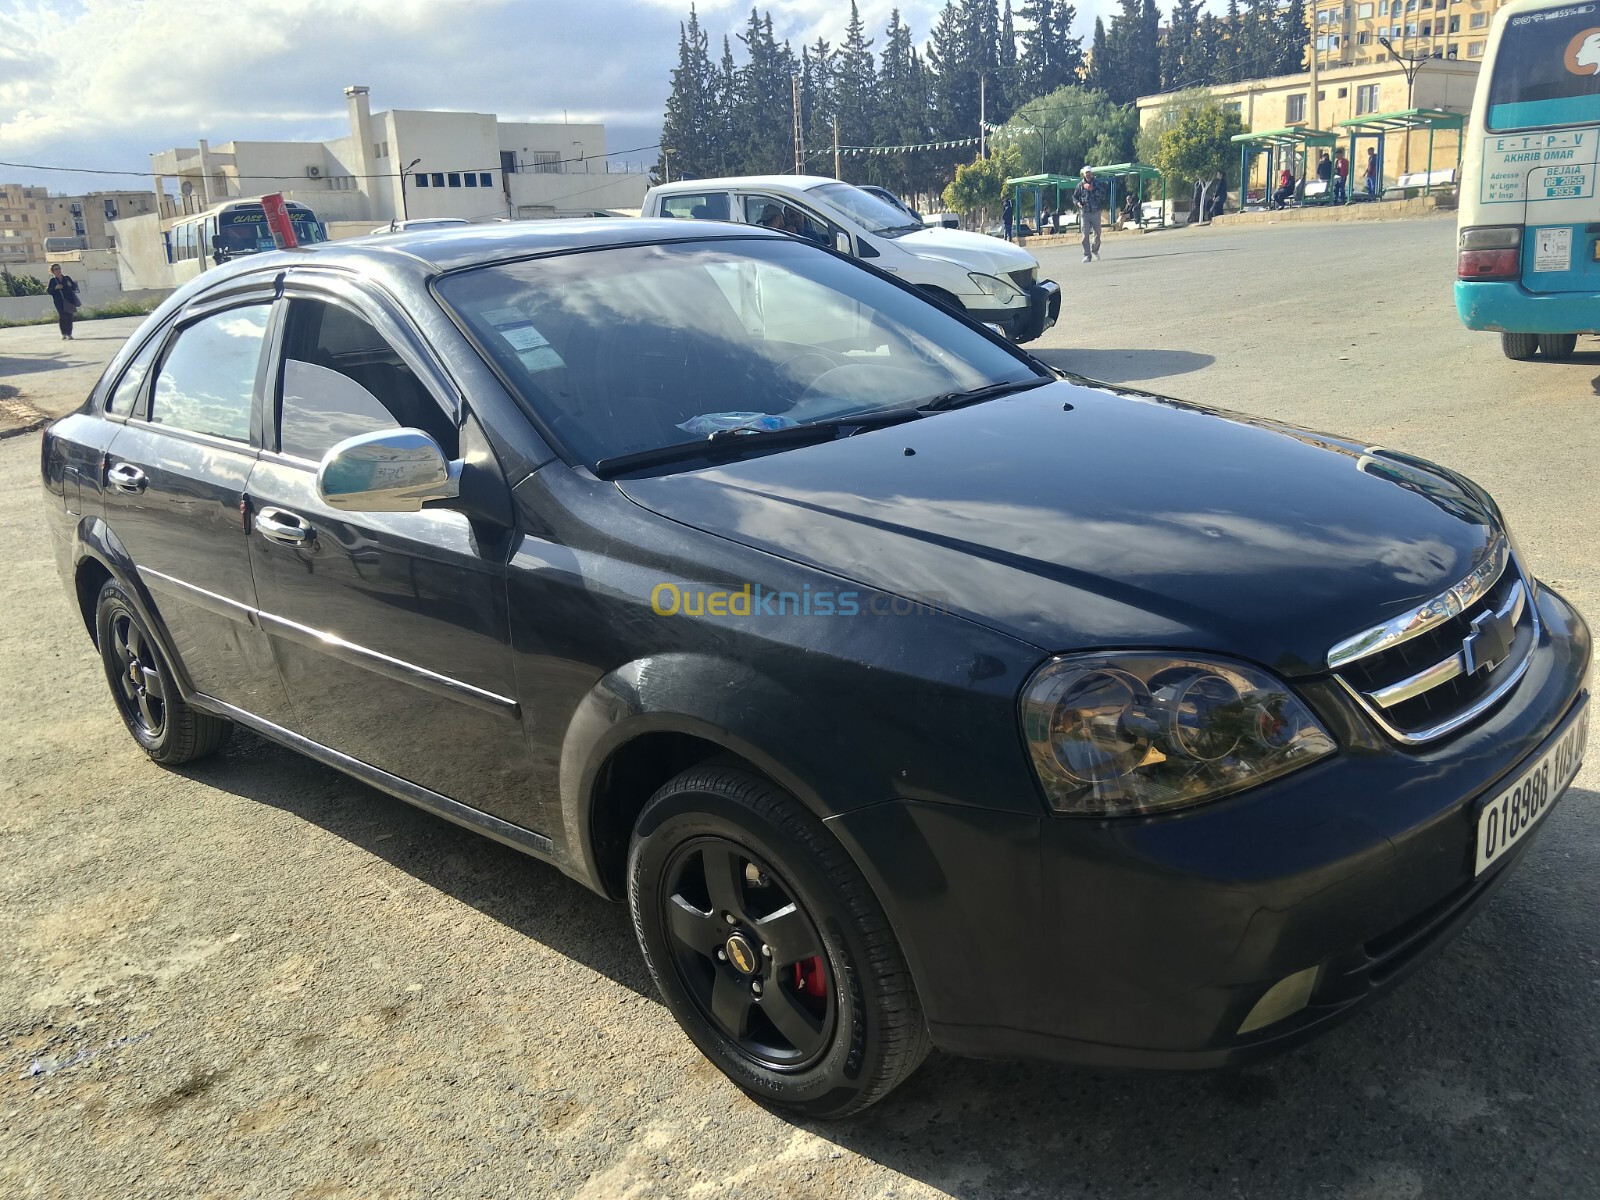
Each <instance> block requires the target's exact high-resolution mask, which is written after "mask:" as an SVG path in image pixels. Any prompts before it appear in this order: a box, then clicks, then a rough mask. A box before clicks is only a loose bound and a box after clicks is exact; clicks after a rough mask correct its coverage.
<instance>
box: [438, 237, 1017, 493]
mask: <svg viewBox="0 0 1600 1200" xmlns="http://www.w3.org/2000/svg"><path fill="white" fill-rule="evenodd" d="M438 292H439V295H440V298H441V299H442V300H443V301H444V302H445V303H446V304H447V305H448V306H449V307H450V308H451V309H453V310H454V311H455V313H456V314H457V315H458V316H459V317H460V319H461V320H462V321H463V322H464V323H465V324H466V325H467V326H468V328H469V329H470V330H471V331H472V333H473V334H474V335H475V337H476V340H477V342H478V344H479V346H480V347H482V348H483V350H484V351H485V352H486V353H487V355H488V356H489V357H490V358H491V359H492V360H493V361H494V363H495V364H496V365H497V366H498V367H499V368H500V370H501V371H502V373H503V374H504V376H505V378H506V379H507V380H508V381H509V382H510V383H511V385H512V387H513V389H514V390H515V391H516V392H517V393H518V394H519V396H520V397H521V398H522V400H523V402H524V403H525V404H526V405H527V406H528V408H529V409H531V410H532V411H533V412H534V413H536V414H537V415H538V416H539V418H540V419H541V421H542V423H543V425H544V427H545V428H546V429H548V430H549V431H550V433H551V434H552V435H553V436H554V437H555V438H557V439H558V440H559V441H560V442H561V443H562V444H563V445H564V446H565V447H566V448H567V449H568V450H569V451H570V452H571V454H572V455H573V457H575V458H576V459H577V460H579V461H581V462H583V463H585V464H586V465H587V466H589V467H591V468H593V467H594V466H595V465H596V464H597V463H599V462H601V461H603V460H606V459H613V458H618V457H621V456H624V455H632V454H638V453H641V452H643V451H648V450H657V449H660V448H662V447H666V446H673V445H687V444H689V443H693V442H696V441H704V440H705V439H707V438H710V437H711V436H712V435H714V434H720V433H723V432H724V431H727V430H750V431H761V430H773V429H786V428H791V427H795V426H799V425H807V424H812V423H819V422H826V421H835V420H837V419H839V418H841V417H855V416H858V415H859V416H862V417H863V418H866V419H867V420H870V419H872V417H873V416H874V415H875V414H883V413H886V412H889V411H890V410H895V409H909V408H911V407H915V406H916V405H918V404H920V403H923V402H926V401H928V400H930V399H932V398H934V397H937V396H941V395H944V394H947V393H950V392H965V391H970V390H973V389H977V388H983V387H988V386H990V385H993V384H999V383H1008V382H1020V381H1032V380H1034V379H1038V378H1048V376H1047V375H1044V373H1043V372H1041V371H1038V370H1036V369H1034V368H1032V367H1030V366H1029V365H1028V364H1027V363H1026V361H1024V360H1022V359H1020V358H1018V357H1017V356H1015V355H1014V354H1012V353H1011V352H1009V351H1008V350H1007V349H1006V348H1005V347H1003V346H1000V345H996V344H995V343H994V342H992V341H990V340H989V339H988V338H987V337H985V336H984V335H983V334H981V333H979V332H978V331H977V330H974V329H972V328H970V327H968V326H967V325H965V324H964V323H962V322H961V321H959V320H957V319H956V318H955V317H953V316H951V315H950V314H949V313H948V312H946V311H945V310H944V309H943V308H941V307H939V306H938V305H936V304H933V303H931V302H930V301H927V300H924V299H922V298H920V297H919V296H917V295H915V294H914V293H911V292H907V291H905V290H903V289H901V288H899V287H897V286H895V285H894V284H893V283H890V282H888V281H887V280H884V279H880V278H878V277H877V276H875V275H873V274H871V273H870V272H867V271H864V270H862V269H861V268H859V267H857V266H854V265H853V264H851V263H850V262H849V261H848V260H845V259H840V258H837V257H835V256H834V255H831V254H828V253H826V252H825V251H822V250H819V249H817V248H816V247H814V246H810V245H807V244H805V243H803V242H798V241H793V240H791V239H788V238H771V239H768V238H748V239H746V238H737V239H727V238H724V239H717V240H714V241H704V242H689V243H674V244H668V245H654V246H628V247H618V248H611V249H602V250H592V251H588V252H586V253H579V254H568V255H561V256H558V257H551V258H541V259H533V260H529V261H525V262H516V263H503V264H496V265H493V266H487V267H480V268H477V269H474V270H471V271H467V272H463V273H460V274H456V275H450V276H446V277H445V278H444V279H443V280H441V281H440V283H439V285H438Z"/></svg>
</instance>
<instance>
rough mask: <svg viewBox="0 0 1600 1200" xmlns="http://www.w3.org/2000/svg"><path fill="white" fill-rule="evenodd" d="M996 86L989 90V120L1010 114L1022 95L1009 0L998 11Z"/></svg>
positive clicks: (995, 120) (1001, 118)
mask: <svg viewBox="0 0 1600 1200" xmlns="http://www.w3.org/2000/svg"><path fill="white" fill-rule="evenodd" d="M995 63H996V66H995V74H996V75H997V77H998V79H997V86H995V87H994V88H993V89H991V91H990V96H991V99H990V102H989V111H990V116H989V120H991V121H994V122H997V123H998V122H1001V121H1004V120H1005V119H1006V118H1007V117H1008V116H1010V115H1011V110H1012V109H1013V108H1015V107H1016V105H1017V104H1018V102H1019V101H1021V99H1022V97H1021V96H1020V95H1019V94H1018V93H1019V91H1020V85H1021V83H1022V76H1021V70H1020V68H1019V66H1018V62H1017V26H1016V22H1015V21H1014V20H1013V19H1012V16H1011V0H1006V3H1005V7H1004V8H1003V9H1002V10H1001V12H1000V46H999V48H998V51H997V55H996V60H995Z"/></svg>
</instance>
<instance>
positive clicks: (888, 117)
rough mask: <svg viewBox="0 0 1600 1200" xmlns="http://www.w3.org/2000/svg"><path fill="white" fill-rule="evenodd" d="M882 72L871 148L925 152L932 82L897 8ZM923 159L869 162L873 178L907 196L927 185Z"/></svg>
mask: <svg viewBox="0 0 1600 1200" xmlns="http://www.w3.org/2000/svg"><path fill="white" fill-rule="evenodd" d="M878 67H879V72H878V87H877V97H878V105H877V112H876V114H875V118H874V121H873V138H872V141H871V143H870V144H871V145H877V146H920V145H922V144H923V143H924V142H927V141H929V140H930V139H931V138H932V130H931V128H930V127H929V124H928V117H929V100H928V84H927V78H926V76H925V74H924V72H923V69H922V64H921V63H920V62H919V61H918V59H917V51H916V47H915V46H914V45H913V43H912V40H911V29H910V27H909V26H908V25H906V24H905V23H904V22H902V21H901V20H900V10H899V9H898V8H897V9H895V10H894V11H893V12H891V13H890V14H889V25H888V27H887V28H886V29H885V30H884V37H883V52H882V53H881V54H879V56H878ZM923 157H924V152H918V153H911V154H882V155H870V156H867V158H866V168H867V173H868V177H869V178H871V179H873V180H876V181H877V182H878V183H881V184H883V185H884V186H885V187H888V188H890V189H892V190H894V191H896V192H899V193H900V194H902V195H905V194H908V193H912V192H915V191H917V190H919V189H920V188H921V187H922V185H923V179H922V176H921V174H920V172H919V167H920V166H921V164H922V159H923ZM852 165H853V164H852Z"/></svg>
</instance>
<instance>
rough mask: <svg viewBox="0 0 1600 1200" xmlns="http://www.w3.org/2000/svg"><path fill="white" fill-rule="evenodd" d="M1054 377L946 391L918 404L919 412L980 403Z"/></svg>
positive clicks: (1051, 380)
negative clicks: (962, 390) (960, 390)
mask: <svg viewBox="0 0 1600 1200" xmlns="http://www.w3.org/2000/svg"><path fill="white" fill-rule="evenodd" d="M1054 382H1055V380H1054V379H1041V378H1039V377H1038V376H1033V377H1031V378H1028V379H1013V380H1011V381H1010V382H1009V383H991V384H986V385H985V386H983V387H977V388H969V389H968V390H967V391H964V392H944V393H943V394H941V395H938V396H934V397H932V398H930V399H928V400H924V401H923V402H922V403H921V404H919V405H917V411H918V412H925V413H929V412H944V411H945V410H947V409H951V408H964V407H965V406H967V405H968V404H979V403H982V402H983V401H985V400H993V399H994V398H995V397H996V396H1009V395H1011V394H1012V393H1013V392H1026V391H1030V390H1032V389H1033V388H1036V387H1044V386H1045V384H1047V383H1054Z"/></svg>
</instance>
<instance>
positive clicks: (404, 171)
mask: <svg viewBox="0 0 1600 1200" xmlns="http://www.w3.org/2000/svg"><path fill="white" fill-rule="evenodd" d="M421 161H422V160H421V159H420V158H413V159H412V160H411V161H410V162H408V163H407V164H406V165H405V166H403V167H401V168H400V219H401V220H402V221H404V220H406V219H408V218H409V217H410V215H411V214H410V212H409V210H408V209H407V208H406V176H407V175H409V174H411V168H412V167H414V166H416V165H417V164H418V163H419V162H421ZM389 228H390V229H391V230H393V229H394V222H393V221H390V222H389Z"/></svg>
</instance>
